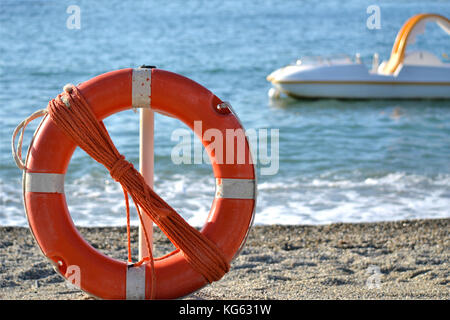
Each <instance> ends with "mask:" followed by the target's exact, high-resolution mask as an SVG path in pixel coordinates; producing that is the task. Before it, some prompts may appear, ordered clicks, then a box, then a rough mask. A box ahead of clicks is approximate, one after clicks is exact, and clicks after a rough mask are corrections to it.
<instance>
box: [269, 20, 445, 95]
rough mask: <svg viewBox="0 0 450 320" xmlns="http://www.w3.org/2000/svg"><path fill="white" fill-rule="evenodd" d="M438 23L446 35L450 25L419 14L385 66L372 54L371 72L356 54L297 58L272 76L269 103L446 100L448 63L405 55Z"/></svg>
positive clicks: (425, 55) (400, 36)
mask: <svg viewBox="0 0 450 320" xmlns="http://www.w3.org/2000/svg"><path fill="white" fill-rule="evenodd" d="M428 22H435V23H437V24H438V25H439V26H440V27H441V28H442V29H443V30H444V31H445V32H446V33H447V34H450V21H449V20H448V19H447V18H445V17H443V16H441V15H437V14H419V15H416V16H413V17H412V18H410V19H409V20H408V21H407V22H406V23H405V24H404V25H403V27H402V28H401V29H400V31H399V33H398V34H397V38H396V39H395V43H394V46H393V48H392V52H391V56H390V59H389V60H388V61H383V62H382V63H381V64H379V63H378V54H374V58H373V62H372V69H370V70H369V68H367V67H366V66H365V65H364V64H362V63H361V60H360V57H359V56H358V55H356V59H355V61H352V59H351V58H350V57H338V58H336V57H335V58H329V59H326V58H320V57H317V58H314V59H308V58H306V59H300V60H297V62H296V63H295V64H293V65H288V66H286V67H283V68H281V69H278V70H276V71H274V72H272V73H271V74H270V75H269V76H267V80H268V81H270V82H272V84H273V88H271V89H270V91H269V96H270V97H272V98H276V97H279V96H280V94H281V93H285V94H287V95H289V96H293V97H300V98H305V97H306V98H352V99H354V98H356V99H377V98H379V99H385V98H387V99H399V98H401V99H417V98H421V99H448V98H450V63H444V62H442V61H441V60H440V59H439V58H438V57H436V56H435V55H433V54H432V53H430V52H426V51H413V52H406V47H407V46H408V44H412V43H414V42H415V37H416V36H417V35H418V34H421V33H424V32H425V24H426V23H428Z"/></svg>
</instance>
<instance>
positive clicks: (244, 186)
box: [215, 178, 256, 199]
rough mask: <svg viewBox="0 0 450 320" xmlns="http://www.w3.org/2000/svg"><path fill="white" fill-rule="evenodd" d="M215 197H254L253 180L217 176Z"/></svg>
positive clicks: (254, 186) (254, 185)
mask: <svg viewBox="0 0 450 320" xmlns="http://www.w3.org/2000/svg"><path fill="white" fill-rule="evenodd" d="M215 197H216V198H226V199H255V198H256V183H255V180H254V179H227V178H217V179H216V196H215Z"/></svg>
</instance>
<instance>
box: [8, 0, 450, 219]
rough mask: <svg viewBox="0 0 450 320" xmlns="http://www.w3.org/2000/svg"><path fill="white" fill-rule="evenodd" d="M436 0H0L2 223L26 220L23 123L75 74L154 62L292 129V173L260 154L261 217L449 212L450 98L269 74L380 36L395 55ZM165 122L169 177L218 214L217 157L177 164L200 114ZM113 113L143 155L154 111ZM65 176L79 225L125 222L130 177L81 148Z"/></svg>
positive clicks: (158, 167) (132, 150)
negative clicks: (16, 149) (310, 84)
mask: <svg viewBox="0 0 450 320" xmlns="http://www.w3.org/2000/svg"><path fill="white" fill-rule="evenodd" d="M374 4H375V5H378V6H379V7H380V13H381V16H380V17H381V20H380V27H381V28H380V29H374V30H369V29H368V28H367V25H366V21H367V19H368V18H369V16H370V14H368V13H367V11H366V10H367V7H368V6H370V5H374ZM71 5H77V6H78V7H79V8H80V29H69V28H67V20H68V19H69V18H70V15H71V11H69V13H68V12H67V9H68V7H69V6H71ZM422 12H434V13H439V14H442V15H445V16H447V17H450V2H449V1H418V0H409V1H402V0H399V1H373V0H370V1H364V0H361V1H358V0H350V1H337V0H323V1H288V0H285V1H268V0H267V1H250V0H248V1H235V0H234V1H216V0H214V1H116V0H114V1H113V0H110V1H75V0H72V1H15V0H1V1H0V39H1V41H0V128H1V140H0V150H1V153H0V156H1V162H0V168H1V171H0V225H15V226H25V225H27V220H26V216H25V213H24V208H23V200H22V186H21V177H22V174H21V172H20V170H19V169H18V168H17V167H16V166H15V163H14V161H13V159H12V157H11V146H10V143H11V135H12V132H13V130H14V128H15V126H16V125H17V124H18V123H19V122H20V121H22V120H23V119H24V118H26V117H27V116H28V115H30V114H31V113H32V112H33V111H35V110H37V109H41V108H44V107H46V105H47V103H48V101H49V100H50V99H52V98H54V97H55V96H56V95H57V94H58V93H60V92H61V91H62V87H63V86H64V85H65V84H66V83H75V84H77V83H80V82H83V81H86V80H88V79H90V78H92V77H94V76H96V75H99V74H102V73H105V72H108V71H111V70H116V69H121V68H129V67H138V66H140V65H142V64H149V65H156V66H157V67H158V68H161V69H165V70H170V71H173V72H176V73H179V74H182V75H184V76H186V77H189V78H191V79H193V80H195V81H197V82H198V83H200V84H202V85H203V86H205V87H207V88H208V89H210V90H211V91H212V92H214V93H215V94H216V95H217V96H218V97H220V98H221V99H222V100H226V101H229V102H230V103H231V104H232V106H233V108H234V109H235V111H236V113H237V114H238V116H239V118H240V120H241V122H242V124H243V125H244V127H245V128H246V129H254V130H258V129H267V130H268V132H269V133H270V130H275V129H278V130H279V162H278V164H279V170H278V172H277V174H275V175H261V174H260V167H265V166H267V165H263V164H258V165H259V167H258V191H259V192H258V202H257V209H256V218H255V223H256V224H323V223H331V222H370V221H385V220H398V219H418V218H441V217H450V101H448V100H447V101H445V100H436V101H433V100H368V101H364V100H326V99H323V100H293V99H291V98H287V99H281V100H272V101H271V100H270V99H269V98H268V96H267V92H268V90H269V89H270V84H269V83H268V82H267V81H266V79H265V78H266V76H267V75H268V74H269V73H270V72H272V71H273V70H275V69H277V68H279V67H282V66H284V65H286V64H289V63H291V62H293V61H295V60H296V59H298V58H299V57H302V56H317V55H319V56H320V55H327V56H330V55H334V54H348V55H350V56H354V55H355V54H356V53H360V54H361V57H362V59H363V62H364V63H366V64H367V65H370V63H371V59H372V55H373V53H374V52H378V53H379V54H380V59H381V60H386V59H388V58H389V54H390V51H391V47H392V44H393V42H394V39H395V36H396V34H397V32H398V30H399V29H400V27H401V26H402V24H403V23H404V22H405V21H406V20H407V19H408V18H409V17H411V16H412V15H414V14H417V13H422ZM416 47H417V48H421V49H424V50H429V51H431V52H433V53H435V54H437V55H439V56H441V57H442V54H443V53H446V54H447V55H450V41H449V37H448V36H447V35H445V33H444V32H443V31H442V30H440V29H439V28H438V27H436V26H432V25H430V26H429V27H427V32H426V34H425V35H423V36H421V37H419V38H418V41H417V43H416V44H415V45H414V48H416ZM443 59H444V58H443ZM447 59H448V58H447ZM448 62H449V61H448V60H447V63H448ZM38 122H39V121H35V122H34V123H32V124H31V125H30V127H29V129H28V130H27V133H26V135H25V141H26V142H27V143H28V142H29V141H30V139H31V136H32V133H33V131H34V130H35V128H36V127H37V124H38ZM155 122H156V123H155V191H156V192H158V193H159V194H160V195H161V196H162V197H163V198H164V199H165V200H166V201H167V202H168V203H169V204H170V205H172V206H173V207H174V208H175V209H176V210H177V211H178V212H180V213H181V214H182V215H183V217H185V218H186V219H187V220H188V222H190V223H191V224H193V225H197V226H200V225H203V223H204V221H205V219H206V216H207V214H208V212H209V209H210V206H211V203H212V200H213V197H214V184H215V181H214V177H213V175H212V171H211V168H210V166H209V165H208V164H191V165H176V164H174V163H173V162H172V160H171V151H172V150H173V148H174V147H175V146H176V145H177V144H178V143H179V141H174V140H173V139H171V137H172V133H173V131H174V130H176V129H180V128H186V126H185V125H184V124H182V123H181V122H180V121H178V120H176V119H172V118H168V117H165V116H162V115H159V114H157V115H156V120H155ZM105 125H106V126H107V128H108V130H109V132H110V134H111V136H112V138H113V140H114V142H115V144H116V146H117V147H118V149H119V151H120V152H122V153H123V154H124V155H125V156H126V157H127V159H129V160H131V161H132V162H133V163H134V164H135V166H136V167H138V163H139V159H138V157H139V151H138V150H139V139H138V137H139V115H138V114H137V113H134V112H133V111H131V110H130V111H125V112H122V113H119V114H116V115H113V116H111V117H110V118H108V119H106V121H105ZM269 141H270V139H269ZM26 147H27V146H24V148H26ZM25 151H26V149H25V150H24V154H25ZM269 154H270V152H269ZM273 161H275V159H273ZM65 183H66V184H65V189H66V197H67V202H68V205H69V208H70V212H71V215H72V218H73V220H74V222H75V223H76V224H77V225H81V226H112V225H124V224H125V222H126V218H125V204H124V200H123V194H122V190H121V188H120V186H119V185H118V184H117V183H115V182H114V181H113V180H112V179H111V178H110V177H109V174H108V172H107V170H106V169H104V168H103V167H102V166H101V165H100V164H98V163H96V162H95V161H94V160H92V159H91V158H90V157H89V156H87V155H86V154H85V153H84V152H83V151H82V150H79V149H77V150H76V152H75V154H74V156H73V158H72V161H71V163H70V166H69V170H68V173H67V177H66V182H65ZM132 221H133V223H134V224H137V221H138V220H137V217H136V215H134V216H133V220H132Z"/></svg>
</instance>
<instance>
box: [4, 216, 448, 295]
mask: <svg viewBox="0 0 450 320" xmlns="http://www.w3.org/2000/svg"><path fill="white" fill-rule="evenodd" d="M449 224H450V219H436V220H412V221H398V222H381V223H365V224H332V225H324V226H281V225H273V226H255V227H253V228H252V230H251V233H250V235H249V238H248V241H247V243H246V245H245V247H244V249H243V250H242V252H241V254H240V255H239V256H238V257H237V258H236V259H235V260H234V261H233V263H232V266H231V270H230V272H229V273H228V274H227V275H225V277H224V278H222V279H221V280H220V281H218V282H216V283H213V284H212V285H209V286H206V287H205V288H203V289H202V290H200V291H198V292H196V293H194V294H192V295H190V296H188V297H186V298H187V299H445V300H447V299H449V298H450V282H449V279H450V270H449V248H450V235H449V231H450V228H449ZM79 230H80V232H81V234H82V235H83V236H84V237H85V239H87V240H88V241H89V242H90V243H91V244H92V245H93V246H94V247H95V248H97V249H98V250H100V251H102V252H104V253H106V254H108V255H109V256H112V257H114V258H119V259H123V260H125V259H126V255H127V251H126V232H125V227H120V228H111V227H105V228H79ZM132 239H133V245H134V249H133V250H134V253H135V254H137V228H134V229H133V230H132ZM172 248H173V247H172V245H171V244H170V242H169V241H168V240H166V238H165V237H164V235H162V234H161V232H159V231H158V230H156V229H155V249H156V255H161V254H163V253H165V252H168V251H169V250H171V249H172ZM136 256H137V255H136ZM0 263H1V264H0V299H46V300H47V299H90V297H89V296H88V295H87V294H85V293H83V292H81V291H79V290H76V289H73V288H71V287H69V286H67V285H66V284H65V282H64V281H63V279H62V278H61V277H60V276H59V275H57V274H56V272H55V271H54V270H53V268H52V266H51V265H50V263H49V262H48V261H47V260H46V258H44V256H43V255H42V254H41V251H40V249H39V248H38V246H37V244H36V243H35V241H34V239H33V237H32V235H31V232H30V230H29V229H28V228H17V227H0Z"/></svg>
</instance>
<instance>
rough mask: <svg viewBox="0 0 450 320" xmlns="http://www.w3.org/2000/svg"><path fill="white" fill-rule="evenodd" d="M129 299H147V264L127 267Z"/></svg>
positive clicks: (127, 293) (127, 296) (127, 295)
mask: <svg viewBox="0 0 450 320" xmlns="http://www.w3.org/2000/svg"><path fill="white" fill-rule="evenodd" d="M126 298H127V300H144V299H145V264H143V265H140V266H139V267H131V266H129V267H128V269H127V292H126Z"/></svg>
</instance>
